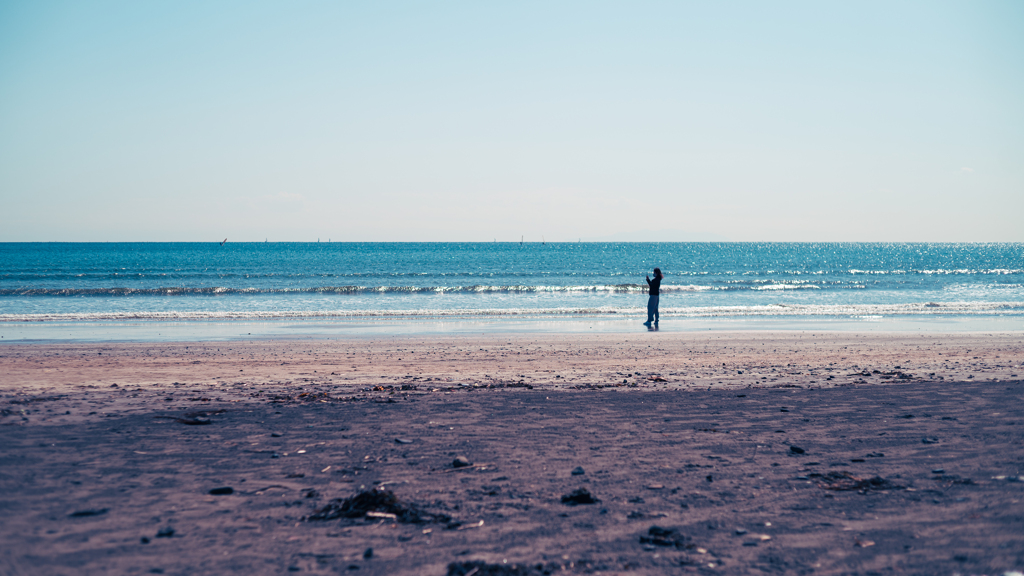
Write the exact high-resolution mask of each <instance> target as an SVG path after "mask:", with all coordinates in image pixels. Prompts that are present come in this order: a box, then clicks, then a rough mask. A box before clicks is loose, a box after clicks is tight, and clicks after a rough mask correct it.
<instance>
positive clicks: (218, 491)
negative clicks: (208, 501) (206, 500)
mask: <svg viewBox="0 0 1024 576" xmlns="http://www.w3.org/2000/svg"><path fill="white" fill-rule="evenodd" d="M234 493H235V489H234V488H232V487H231V486H221V487H220V488H214V489H213V490H210V494H213V495H214V496H227V495H228V494H234Z"/></svg>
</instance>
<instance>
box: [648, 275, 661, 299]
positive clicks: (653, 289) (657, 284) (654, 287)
mask: <svg viewBox="0 0 1024 576" xmlns="http://www.w3.org/2000/svg"><path fill="white" fill-rule="evenodd" d="M647 285H648V286H650V290H648V294H650V295H651V296H657V295H658V294H659V292H658V289H659V288H661V276H655V277H654V280H651V279H650V278H648V279H647Z"/></svg>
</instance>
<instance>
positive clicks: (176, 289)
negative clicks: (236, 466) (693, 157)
mask: <svg viewBox="0 0 1024 576" xmlns="http://www.w3.org/2000/svg"><path fill="white" fill-rule="evenodd" d="M863 287H864V286H863V284H857V283H850V284H842V283H838V284H837V283H822V284H812V283H807V282H778V283H775V282H728V283H724V284H719V285H700V284H685V285H663V286H662V287H661V291H662V292H709V291H735V290H759V291H760V290H807V289H809V290H820V289H822V288H840V289H845V288H863ZM522 293H534V294H543V293H621V294H646V293H647V285H646V284H602V285H592V286H587V285H576V286H534V285H513V286H490V285H472V286H311V287H304V288H231V287H227V286H202V287H189V286H165V287H159V288H128V287H111V288H3V289H0V297H2V296H66V297H80V296H222V295H259V294H339V295H346V294H522Z"/></svg>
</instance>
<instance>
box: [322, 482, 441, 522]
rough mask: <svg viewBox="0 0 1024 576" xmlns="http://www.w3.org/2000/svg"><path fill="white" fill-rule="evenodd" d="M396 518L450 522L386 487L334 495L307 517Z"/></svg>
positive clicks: (396, 519) (328, 518)
mask: <svg viewBox="0 0 1024 576" xmlns="http://www.w3.org/2000/svg"><path fill="white" fill-rule="evenodd" d="M360 518H368V519H371V520H376V519H393V520H395V521H397V522H401V523H403V524H426V523H431V522H439V523H448V522H451V520H452V518H451V516H448V515H447V514H438V513H433V512H427V511H425V510H422V509H420V508H419V507H418V506H416V505H415V504H405V503H403V502H401V501H400V500H399V499H398V496H395V493H394V492H392V491H391V490H388V489H387V488H374V489H372V490H365V491H363V492H359V493H358V494H356V495H355V496H350V497H348V498H335V499H333V500H331V501H330V502H328V503H327V504H326V505H325V506H324V507H323V508H320V509H319V510H317V511H316V512H314V513H312V514H310V515H309V517H308V518H307V519H308V520H338V519H353V520H355V519H360Z"/></svg>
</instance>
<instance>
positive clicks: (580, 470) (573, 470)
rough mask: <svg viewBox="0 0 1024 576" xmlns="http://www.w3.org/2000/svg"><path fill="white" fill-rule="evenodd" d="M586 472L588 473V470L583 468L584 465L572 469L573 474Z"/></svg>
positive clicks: (580, 474)
mask: <svg viewBox="0 0 1024 576" xmlns="http://www.w3.org/2000/svg"><path fill="white" fill-rule="evenodd" d="M584 474H586V472H585V471H584V470H583V466H577V467H575V468H573V469H572V475H573V476H582V475H584Z"/></svg>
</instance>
